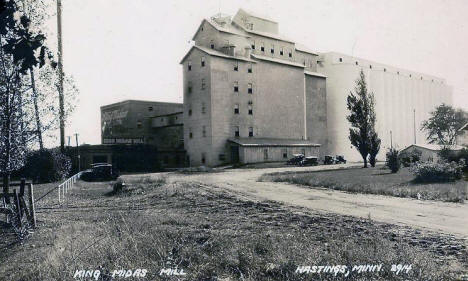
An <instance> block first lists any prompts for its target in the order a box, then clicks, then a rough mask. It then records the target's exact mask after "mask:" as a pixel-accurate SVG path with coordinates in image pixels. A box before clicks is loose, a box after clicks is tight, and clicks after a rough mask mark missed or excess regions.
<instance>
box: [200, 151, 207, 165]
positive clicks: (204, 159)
mask: <svg viewBox="0 0 468 281" xmlns="http://www.w3.org/2000/svg"><path fill="white" fill-rule="evenodd" d="M201 162H202V163H203V164H205V163H206V153H205V152H202V154H201Z"/></svg>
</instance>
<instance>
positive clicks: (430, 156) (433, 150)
mask: <svg viewBox="0 0 468 281" xmlns="http://www.w3.org/2000/svg"><path fill="white" fill-rule="evenodd" d="M442 148H444V146H443V145H438V144H412V145H410V146H408V147H406V148H405V149H402V150H401V151H400V153H403V152H408V153H411V152H413V151H419V152H421V159H420V160H421V161H434V162H437V161H438V160H439V158H440V157H439V152H440V151H441V150H442ZM449 148H450V150H452V151H455V152H458V151H460V150H462V149H463V147H462V146H460V145H452V146H449Z"/></svg>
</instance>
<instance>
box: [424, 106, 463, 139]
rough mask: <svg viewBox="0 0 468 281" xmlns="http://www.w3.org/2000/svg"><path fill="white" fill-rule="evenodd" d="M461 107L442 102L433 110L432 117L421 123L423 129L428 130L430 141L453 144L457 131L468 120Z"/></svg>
mask: <svg viewBox="0 0 468 281" xmlns="http://www.w3.org/2000/svg"><path fill="white" fill-rule="evenodd" d="M465 116H466V115H465V113H464V111H463V110H461V109H458V110H457V109H454V108H453V107H452V106H450V105H447V104H444V103H443V104H441V105H439V106H437V107H436V108H435V110H434V111H432V112H431V117H429V119H427V120H424V121H423V122H422V123H421V130H423V131H426V134H427V136H426V139H427V141H428V142H429V143H435V144H441V145H453V144H454V143H455V137H456V136H457V131H458V129H460V128H461V127H462V126H463V125H464V124H466V122H467V121H468V120H467V119H466V117H465Z"/></svg>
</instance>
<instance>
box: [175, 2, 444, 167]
mask: <svg viewBox="0 0 468 281" xmlns="http://www.w3.org/2000/svg"><path fill="white" fill-rule="evenodd" d="M193 41H194V45H193V46H192V48H191V49H190V50H189V51H188V53H187V54H186V55H185V57H184V58H183V59H182V61H181V64H182V65H183V77H184V78H183V83H184V85H183V88H184V110H183V111H184V113H183V117H184V146H185V149H186V151H187V154H188V158H189V162H190V164H191V165H209V166H215V165H221V164H224V163H230V162H237V161H240V162H243V163H250V162H262V161H279V160H284V159H286V158H288V157H290V156H291V155H292V154H294V153H305V154H307V155H317V156H323V155H324V154H344V155H345V157H346V158H348V159H350V160H360V156H359V154H358V153H357V152H356V150H355V149H354V148H352V147H351V144H350V142H349V140H348V128H349V124H348V122H347V120H346V114H347V110H346V97H347V95H348V93H349V91H351V90H353V89H354V85H355V80H356V79H357V78H358V75H359V71H360V70H361V69H363V70H364V72H365V74H366V77H367V79H368V83H369V89H370V90H371V91H373V92H374V93H375V98H376V109H377V130H378V133H379V135H380V137H381V139H382V149H381V151H382V153H381V155H380V157H382V155H383V153H384V150H385V148H387V147H390V142H392V144H393V145H394V146H395V145H398V146H400V147H404V146H406V145H409V144H411V143H413V142H414V141H415V140H414V138H415V135H416V138H417V142H419V143H424V141H425V138H424V136H423V134H422V133H421V132H420V131H419V124H420V122H421V120H423V119H426V118H427V116H428V114H429V112H430V111H431V110H432V109H433V108H434V107H435V106H436V105H438V104H440V103H442V102H445V103H447V104H450V103H451V88H450V87H449V86H447V85H446V84H445V81H444V80H443V79H441V78H437V77H433V76H430V75H426V74H421V73H415V72H411V71H407V70H403V69H398V68H395V67H391V66H387V65H383V64H379V63H374V62H371V61H367V60H363V59H358V58H353V57H350V56H347V55H342V54H337V53H324V54H319V53H316V52H314V51H311V50H309V49H307V48H306V47H304V46H302V45H299V44H298V43H296V42H294V41H292V40H290V39H288V38H286V37H284V36H282V35H280V34H279V27H278V23H277V22H275V21H273V20H271V19H267V18H264V17H259V16H256V15H254V14H252V13H249V12H246V11H244V10H242V9H240V10H239V11H238V12H237V14H236V15H235V16H233V17H230V16H224V15H217V16H214V17H212V18H210V19H204V20H202V22H201V24H200V26H199V27H198V29H197V31H196V32H195V35H194V36H193ZM415 124H416V127H417V128H416V127H415V126H414V125H415ZM390 131H391V133H390Z"/></svg>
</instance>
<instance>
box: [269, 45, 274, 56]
mask: <svg viewBox="0 0 468 281" xmlns="http://www.w3.org/2000/svg"><path fill="white" fill-rule="evenodd" d="M270 52H271V54H272V55H273V54H274V53H275V45H271V49H270Z"/></svg>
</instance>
